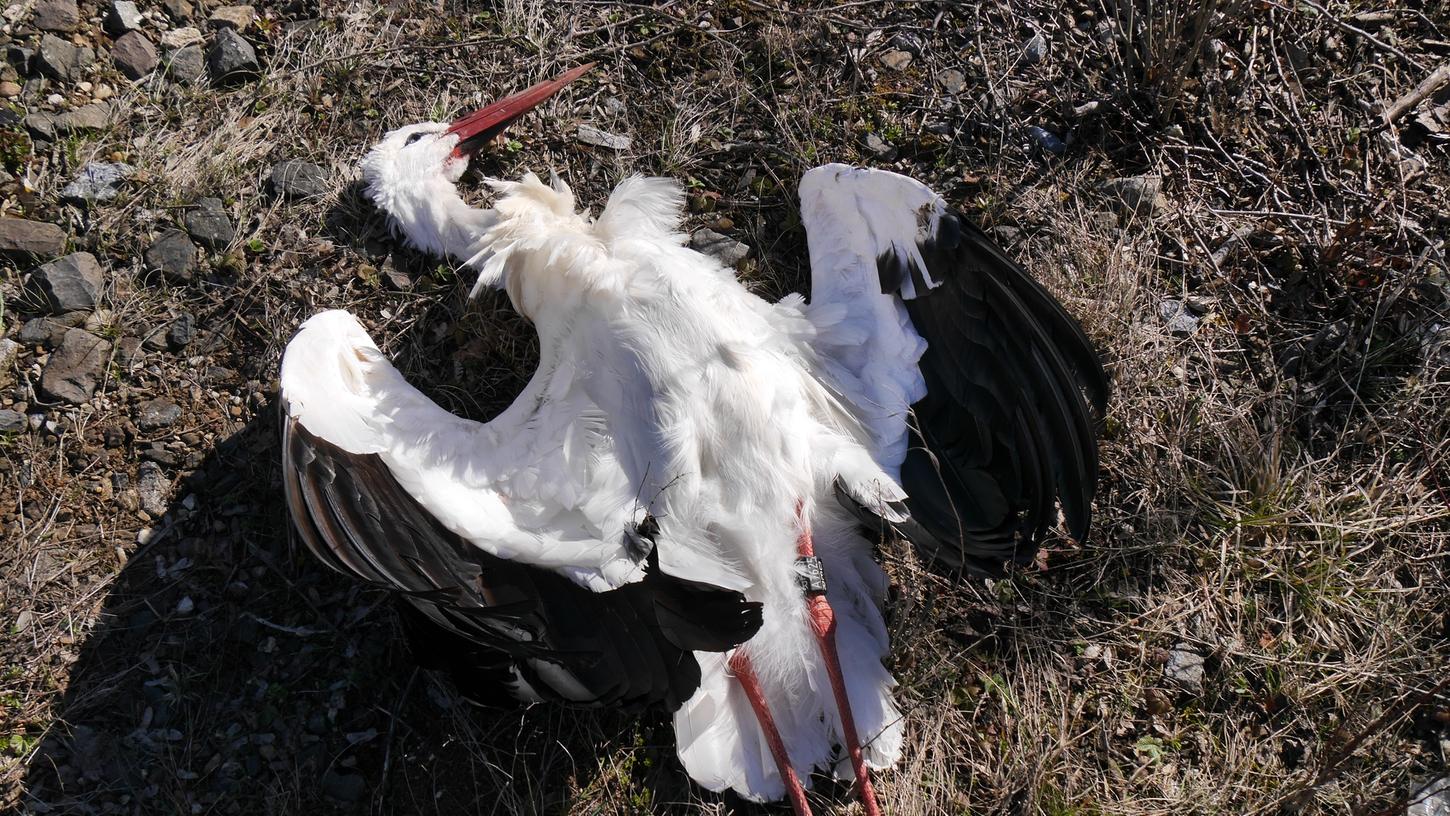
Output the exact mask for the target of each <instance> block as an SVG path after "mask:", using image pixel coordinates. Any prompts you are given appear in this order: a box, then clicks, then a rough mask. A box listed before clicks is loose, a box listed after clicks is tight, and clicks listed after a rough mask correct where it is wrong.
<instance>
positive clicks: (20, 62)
mask: <svg viewBox="0 0 1450 816" xmlns="http://www.w3.org/2000/svg"><path fill="white" fill-rule="evenodd" d="M5 61H6V62H8V63H10V65H11V66H13V67H14V68H15V70H16V72H17V73H19V74H20V75H21V76H30V73H31V72H32V71H34V70H35V49H34V48H26V47H25V46H23V45H17V44H15V43H11V44H10V45H7V46H5Z"/></svg>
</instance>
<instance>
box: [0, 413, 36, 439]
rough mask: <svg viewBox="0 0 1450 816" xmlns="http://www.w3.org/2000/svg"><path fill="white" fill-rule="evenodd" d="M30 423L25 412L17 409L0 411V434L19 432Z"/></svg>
mask: <svg viewBox="0 0 1450 816" xmlns="http://www.w3.org/2000/svg"><path fill="white" fill-rule="evenodd" d="M29 424H30V420H28V419H26V418H25V414H22V413H20V412H19V411H11V410H8V409H7V410H3V411H0V434H12V433H20V432H21V431H23V430H25V428H26V426H28V425H29Z"/></svg>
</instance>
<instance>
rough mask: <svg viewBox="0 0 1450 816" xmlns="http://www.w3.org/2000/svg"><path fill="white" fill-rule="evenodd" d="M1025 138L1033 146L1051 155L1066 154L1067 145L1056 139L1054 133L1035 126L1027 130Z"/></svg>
mask: <svg viewBox="0 0 1450 816" xmlns="http://www.w3.org/2000/svg"><path fill="white" fill-rule="evenodd" d="M1027 138H1029V139H1031V140H1032V143H1033V144H1035V145H1037V146H1038V147H1040V148H1042V149H1043V150H1046V151H1047V152H1048V153H1052V154H1053V155H1061V154H1063V153H1066V152H1067V144H1066V143H1064V142H1063V141H1062V140H1061V139H1059V138H1057V134H1056V133H1053V132H1051V131H1049V130H1044V129H1043V128H1040V127H1037V126H1036V125H1032V126H1031V127H1028V128H1027Z"/></svg>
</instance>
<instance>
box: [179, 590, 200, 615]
mask: <svg viewBox="0 0 1450 816" xmlns="http://www.w3.org/2000/svg"><path fill="white" fill-rule="evenodd" d="M195 611H196V601H193V600H192V599H191V596H190V595H186V596H183V597H182V599H181V600H179V601H177V602H176V614H178V615H190V614H191V613H192V612H195Z"/></svg>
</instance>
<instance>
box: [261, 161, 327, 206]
mask: <svg viewBox="0 0 1450 816" xmlns="http://www.w3.org/2000/svg"><path fill="white" fill-rule="evenodd" d="M271 181H272V192H274V193H276V194H277V195H279V196H281V197H283V198H286V199H294V200H295V199H304V198H316V197H318V196H321V195H324V194H326V193H327V171H326V170H323V169H322V168H321V167H318V166H317V165H315V164H313V163H312V162H309V161H303V160H302V159H288V160H287V161H284V162H281V163H279V164H277V165H275V166H273V167H272V172H271Z"/></svg>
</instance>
